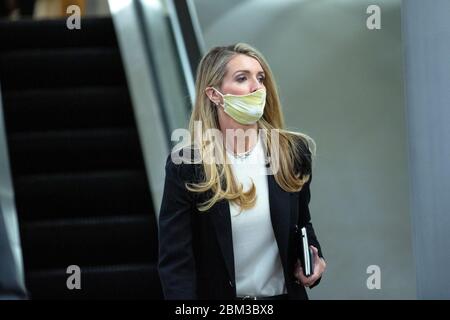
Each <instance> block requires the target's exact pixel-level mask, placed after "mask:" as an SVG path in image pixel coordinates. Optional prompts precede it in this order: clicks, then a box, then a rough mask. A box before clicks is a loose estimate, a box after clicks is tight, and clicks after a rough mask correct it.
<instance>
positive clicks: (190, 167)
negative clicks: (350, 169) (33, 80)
mask: <svg viewBox="0 0 450 320" xmlns="http://www.w3.org/2000/svg"><path fill="white" fill-rule="evenodd" d="M165 169H166V178H165V185H164V195H163V200H162V204H161V210H160V215H159V263H158V270H159V275H160V279H161V285H162V288H163V293H164V297H165V298H166V299H169V300H178V299H227V300H228V299H234V298H235V297H236V286H235V270H234V255H233V241H232V232H231V218H230V208H229V203H228V201H227V200H222V201H220V202H217V203H216V204H215V205H214V206H213V207H212V208H211V209H210V210H209V211H207V212H199V211H198V210H197V208H196V203H198V202H199V201H200V202H203V201H205V200H207V199H209V197H210V196H211V194H210V193H209V192H207V193H206V194H203V195H201V194H199V193H192V192H189V191H188V190H187V189H186V188H185V185H184V184H185V182H198V181H199V178H198V177H200V176H201V172H202V171H201V169H202V165H201V164H179V165H176V164H174V163H173V162H172V161H171V157H170V155H169V157H168V158H167V162H166V167H165ZM267 179H268V189H269V203H270V215H271V220H272V225H273V229H274V234H275V238H276V241H277V243H278V248H279V252H280V258H281V263H282V266H283V271H284V277H285V281H286V288H287V292H288V295H289V299H308V296H307V294H306V290H305V288H304V287H303V286H302V285H300V284H297V283H296V282H295V280H296V278H295V276H294V266H295V262H296V257H295V252H294V247H293V242H294V231H295V227H296V225H299V226H306V229H307V233H308V237H309V241H310V244H311V245H313V246H315V247H316V248H318V250H319V256H321V257H323V256H322V250H321V248H320V244H319V242H318V240H317V238H316V235H315V232H314V229H313V226H312V224H311V221H310V220H311V217H310V212H309V208H308V205H309V201H310V184H311V180H312V175H311V177H310V179H309V181H308V182H307V183H306V184H305V185H304V186H303V188H302V190H301V191H300V192H286V191H284V190H283V189H281V188H280V187H279V186H278V184H277V183H276V181H275V178H274V176H273V175H268V176H267ZM319 281H320V279H319V280H317V282H316V283H315V284H314V285H313V286H311V288H312V287H314V286H316V285H317V284H318V283H319Z"/></svg>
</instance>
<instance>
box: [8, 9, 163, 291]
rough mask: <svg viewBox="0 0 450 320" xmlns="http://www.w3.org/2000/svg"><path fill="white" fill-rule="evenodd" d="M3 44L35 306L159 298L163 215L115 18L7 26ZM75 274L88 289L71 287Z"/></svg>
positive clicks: (18, 198)
mask: <svg viewBox="0 0 450 320" xmlns="http://www.w3.org/2000/svg"><path fill="white" fill-rule="evenodd" d="M0 39H1V42H0V83H1V90H2V96H3V108H4V115H5V126H6V137H7V143H8V150H9V158H10V163H11V174H12V180H13V186H14V193H15V204H16V208H17V215H18V219H19V226H20V237H21V244H22V251H23V259H24V268H25V281H26V286H27V289H28V291H29V296H30V298H31V299H49V298H56V299H161V298H162V292H161V287H160V283H159V278H158V274H157V270H156V263H157V250H158V249H157V248H158V245H157V227H156V219H155V212H154V205H153V203H152V196H151V191H150V190H149V183H148V178H147V174H146V171H145V166H144V160H143V153H142V150H141V146H140V142H139V136H138V132H137V128H136V123H135V118H134V115H133V109H132V105H131V101H130V94H129V90H128V86H127V82H126V78H125V73H124V68H123V65H122V59H121V54H120V51H119V48H118V44H117V40H116V36H115V32H114V27H113V23H112V20H111V18H109V17H108V18H106V17H105V18H83V26H82V29H81V30H69V29H67V27H66V21H65V19H64V20H63V19H62V20H42V21H33V20H22V21H1V22H0ZM150 175H151V172H150ZM71 265H76V266H79V267H80V269H81V289H73V290H70V289H68V287H67V283H66V281H67V279H68V277H69V276H70V275H71V274H68V273H67V268H68V267H69V266H71Z"/></svg>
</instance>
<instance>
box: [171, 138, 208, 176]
mask: <svg viewBox="0 0 450 320" xmlns="http://www.w3.org/2000/svg"><path fill="white" fill-rule="evenodd" d="M196 154H197V153H196V150H195V149H194V148H193V147H192V146H184V147H181V148H176V149H173V150H172V151H171V152H170V153H169V154H168V156H167V158H166V164H165V169H166V175H171V176H173V177H177V178H179V179H181V180H184V181H193V180H194V179H195V177H196V176H197V175H198V171H199V169H200V167H201V163H199V162H198V159H196Z"/></svg>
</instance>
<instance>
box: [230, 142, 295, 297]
mask: <svg viewBox="0 0 450 320" xmlns="http://www.w3.org/2000/svg"><path fill="white" fill-rule="evenodd" d="M227 153H228V159H229V161H230V162H231V165H232V170H233V173H234V176H235V177H236V179H237V181H238V182H240V183H242V184H243V187H244V191H247V190H249V189H250V186H251V180H250V177H251V178H252V179H253V182H254V184H255V187H256V194H257V198H256V205H255V206H254V207H253V208H251V209H249V210H243V211H242V212H241V213H240V214H239V207H238V206H237V205H235V204H233V203H232V202H229V203H230V214H231V226H232V236H233V251H234V268H235V275H236V292H237V296H246V295H249V296H258V297H264V296H274V295H279V294H283V293H287V290H286V286H285V281H284V274H283V267H282V265H281V260H280V254H279V250H278V245H277V242H276V239H275V235H274V232H273V227H272V221H271V217H270V207H269V190H268V183H267V168H266V167H265V156H264V155H265V152H264V148H263V144H262V142H261V138H259V139H258V142H257V144H256V146H255V147H254V149H253V150H252V151H251V153H250V154H249V155H248V156H247V157H246V158H244V159H239V158H235V157H234V156H233V154H232V153H230V152H228V150H227Z"/></svg>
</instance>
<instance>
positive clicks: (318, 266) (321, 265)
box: [294, 246, 327, 287]
mask: <svg viewBox="0 0 450 320" xmlns="http://www.w3.org/2000/svg"><path fill="white" fill-rule="evenodd" d="M310 248H311V249H312V250H313V254H314V273H313V274H312V275H311V276H309V277H306V276H305V275H304V274H303V269H302V264H301V263H300V260H298V259H297V264H296V265H295V270H294V275H295V277H296V278H297V283H301V284H302V285H303V286H305V287H310V286H312V285H313V284H314V283H315V282H316V281H317V279H319V278H320V277H321V276H322V273H323V272H324V271H325V268H326V267H327V264H326V263H325V260H324V259H323V258H320V257H319V250H317V248H316V247H314V246H310Z"/></svg>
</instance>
